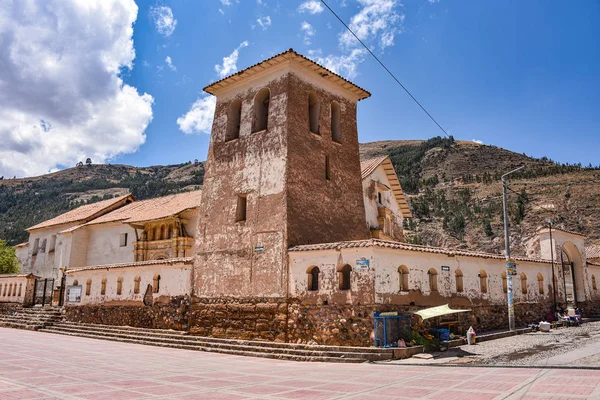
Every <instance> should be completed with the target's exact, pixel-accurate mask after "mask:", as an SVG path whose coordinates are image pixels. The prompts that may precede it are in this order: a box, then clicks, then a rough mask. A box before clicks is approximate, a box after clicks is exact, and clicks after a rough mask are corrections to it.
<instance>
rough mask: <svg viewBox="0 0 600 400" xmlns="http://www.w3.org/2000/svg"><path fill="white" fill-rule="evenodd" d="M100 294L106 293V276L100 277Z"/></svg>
mask: <svg viewBox="0 0 600 400" xmlns="http://www.w3.org/2000/svg"><path fill="white" fill-rule="evenodd" d="M100 294H101V295H105V294H106V278H102V283H101V284H100Z"/></svg>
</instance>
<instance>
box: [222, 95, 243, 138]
mask: <svg viewBox="0 0 600 400" xmlns="http://www.w3.org/2000/svg"><path fill="white" fill-rule="evenodd" d="M241 120H242V101H241V100H239V99H236V100H234V101H232V102H231V104H230V105H229V110H228V111H227V132H226V133H225V141H226V142H227V141H229V140H233V139H237V138H239V137H240V122H241Z"/></svg>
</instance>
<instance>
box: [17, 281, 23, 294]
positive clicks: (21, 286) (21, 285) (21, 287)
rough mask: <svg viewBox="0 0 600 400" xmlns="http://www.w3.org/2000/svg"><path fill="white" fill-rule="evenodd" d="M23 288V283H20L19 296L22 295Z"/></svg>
mask: <svg viewBox="0 0 600 400" xmlns="http://www.w3.org/2000/svg"><path fill="white" fill-rule="evenodd" d="M21 289H23V284H22V283H19V294H18V295H19V296H21Z"/></svg>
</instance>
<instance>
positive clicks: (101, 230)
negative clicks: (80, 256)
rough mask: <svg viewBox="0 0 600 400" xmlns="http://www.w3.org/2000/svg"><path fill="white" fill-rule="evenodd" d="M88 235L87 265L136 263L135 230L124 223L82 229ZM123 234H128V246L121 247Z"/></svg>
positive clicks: (97, 225) (89, 226) (96, 225)
mask: <svg viewBox="0 0 600 400" xmlns="http://www.w3.org/2000/svg"><path fill="white" fill-rule="evenodd" d="M82 229H83V230H86V231H87V232H88V233H87V235H88V243H87V247H88V249H87V255H86V262H85V265H86V266H88V265H107V264H122V263H129V262H133V261H134V248H133V243H134V242H135V230H134V229H133V228H132V227H131V226H129V225H127V224H124V223H121V222H114V223H106V224H92V225H88V226H85V227H83V228H82ZM121 234H127V245H126V246H124V247H121V245H120V244H121V242H120V240H121Z"/></svg>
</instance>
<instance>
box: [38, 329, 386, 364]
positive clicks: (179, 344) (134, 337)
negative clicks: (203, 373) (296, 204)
mask: <svg viewBox="0 0 600 400" xmlns="http://www.w3.org/2000/svg"><path fill="white" fill-rule="evenodd" d="M40 331H42V332H48V333H55V334H61V335H70V336H80V337H86V338H92V339H104V340H113V341H118V342H125V343H137V344H144V345H151V346H162V347H171V348H177V349H186V350H198V351H210V352H215V353H222V354H232V355H239V356H252V357H264V358H275V359H284V360H293V361H321V362H340V363H359V362H365V361H381V360H390V359H392V358H393V355H394V354H393V350H391V349H378V348H369V347H342V346H321V345H306V344H293V343H274V342H261V341H248V340H235V339H219V338H211V337H202V336H193V335H188V334H187V333H186V332H179V331H172V330H158V329H145V328H132V327H129V326H112V325H96V324H83V323H75V322H68V321H61V322H57V323H54V324H53V325H51V326H46V327H44V328H42V329H40Z"/></svg>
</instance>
